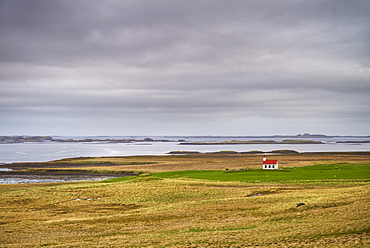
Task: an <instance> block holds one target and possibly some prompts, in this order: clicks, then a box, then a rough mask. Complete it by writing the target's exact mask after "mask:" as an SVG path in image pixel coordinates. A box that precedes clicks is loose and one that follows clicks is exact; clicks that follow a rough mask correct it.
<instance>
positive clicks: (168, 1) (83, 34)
mask: <svg viewBox="0 0 370 248" xmlns="http://www.w3.org/2000/svg"><path fill="white" fill-rule="evenodd" d="M298 133H314V134H315V133H319V134H328V135H370V1H368V0H351V1H348V0H310V1H304V0H258V1H254V0H253V1H252V0H232V1H230V0H202V1H198V0H186V1H183V0H181V1H180V0H158V1H152V0H140V1H137V0H121V1H118V0H117V1H114V0H105V1H97V0H79V1H75V0H0V135H273V134H280V135H284V134H298Z"/></svg>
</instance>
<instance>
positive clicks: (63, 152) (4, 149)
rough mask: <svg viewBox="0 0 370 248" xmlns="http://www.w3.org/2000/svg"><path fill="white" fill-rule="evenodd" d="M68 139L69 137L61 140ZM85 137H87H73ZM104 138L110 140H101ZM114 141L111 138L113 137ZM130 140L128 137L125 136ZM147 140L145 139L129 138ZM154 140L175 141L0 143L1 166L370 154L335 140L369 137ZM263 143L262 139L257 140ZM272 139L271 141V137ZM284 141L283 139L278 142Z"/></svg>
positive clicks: (363, 147) (369, 148)
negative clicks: (185, 155) (134, 158)
mask: <svg viewBox="0 0 370 248" xmlns="http://www.w3.org/2000/svg"><path fill="white" fill-rule="evenodd" d="M61 138H68V137H61ZM73 138H75V139H77V138H85V137H73ZM98 138H100V139H103V138H108V137H98ZM109 138H111V137H109ZM117 138H122V137H117ZM123 138H127V137H123ZM128 138H143V137H138V136H135V137H132V136H130V137H128ZM151 138H154V139H169V140H174V141H173V142H139V143H104V142H98V143H83V142H79V143H64V142H42V143H18V144H0V163H12V162H46V161H51V160H57V159H62V158H71V157H95V156H131V155H166V154H167V153H168V152H170V151H199V152H217V151H238V152H246V151H252V150H259V151H264V152H268V151H272V150H280V149H290V150H296V151H298V152H322V151H327V152H332V151H370V143H364V144H338V143H335V141H338V140H340V141H343V140H368V138H367V139H366V138H362V139H359V138H326V139H323V138H319V139H317V138H316V139H311V140H319V141H324V142H327V143H325V144H298V145H286V144H284V145H283V144H253V145H252V144H244V145H179V143H180V142H178V141H177V140H179V139H185V140H186V141H213V142H216V141H229V140H252V139H251V138H235V137H233V138H229V137H151ZM256 139H259V140H261V138H256ZM268 139H271V138H268ZM284 139H286V138H284ZM274 140H276V141H281V140H283V138H282V139H274Z"/></svg>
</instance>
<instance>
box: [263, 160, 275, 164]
mask: <svg viewBox="0 0 370 248" xmlns="http://www.w3.org/2000/svg"><path fill="white" fill-rule="evenodd" d="M277 163H278V161H277V160H266V161H263V163H262V164H277Z"/></svg>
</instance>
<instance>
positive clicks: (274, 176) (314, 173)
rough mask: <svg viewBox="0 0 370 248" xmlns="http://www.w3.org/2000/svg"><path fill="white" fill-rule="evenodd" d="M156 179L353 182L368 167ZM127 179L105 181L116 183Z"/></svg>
mask: <svg viewBox="0 0 370 248" xmlns="http://www.w3.org/2000/svg"><path fill="white" fill-rule="evenodd" d="M152 176H153V177H156V178H192V179H205V180H218V181H239V182H289V181H322V180H332V181H336V180H346V179H351V180H353V179H356V180H364V181H368V180H369V181H370V164H349V163H339V164H325V165H312V166H305V167H290V168H283V169H279V170H262V169H239V170H186V171H169V172H160V173H154V174H152ZM130 179H131V178H116V179H110V180H108V182H109V181H111V182H117V181H120V180H130Z"/></svg>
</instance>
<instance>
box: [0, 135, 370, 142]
mask: <svg viewBox="0 0 370 248" xmlns="http://www.w3.org/2000/svg"><path fill="white" fill-rule="evenodd" d="M162 137H165V138H166V139H153V138H150V137H145V138H111V137H109V136H104V138H103V137H94V138H90V137H89V136H87V138H82V139H81V138H76V139H72V138H68V139H67V138H59V137H58V136H56V137H52V136H27V135H19V136H0V144H13V143H25V142H85V143H86V142H89V143H94V142H108V143H135V142H181V143H180V145H232V144H324V143H325V142H323V141H317V140H311V139H318V138H322V139H330V138H345V139H347V140H344V141H338V140H336V141H335V143H354V144H359V143H370V136H328V135H324V134H309V133H304V134H297V135H271V136H162ZM167 138H169V139H167ZM189 138H190V139H191V138H202V139H210V140H212V139H217V138H223V139H230V141H221V142H218V141H217V142H212V141H211V142H202V141H201V142H187V141H186V139H189ZM350 138H362V139H364V138H369V140H354V141H351V140H348V139H350ZM233 139H250V140H243V141H241V140H233ZM261 139H268V140H261ZM274 139H285V140H283V141H276V140H274Z"/></svg>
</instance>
